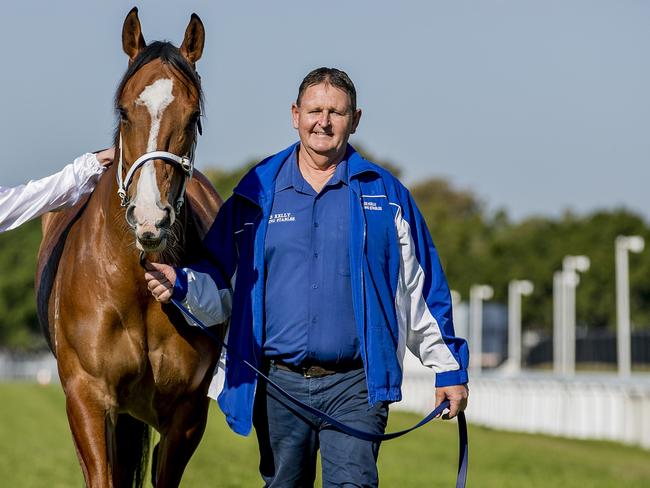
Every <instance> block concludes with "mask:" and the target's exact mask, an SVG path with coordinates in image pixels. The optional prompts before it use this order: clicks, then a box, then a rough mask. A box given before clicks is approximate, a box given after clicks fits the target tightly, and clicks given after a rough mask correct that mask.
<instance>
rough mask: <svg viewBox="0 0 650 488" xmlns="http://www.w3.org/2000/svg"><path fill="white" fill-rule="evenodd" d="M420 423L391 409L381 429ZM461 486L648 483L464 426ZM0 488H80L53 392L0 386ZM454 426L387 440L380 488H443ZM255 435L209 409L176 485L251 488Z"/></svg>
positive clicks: (594, 449)
mask: <svg viewBox="0 0 650 488" xmlns="http://www.w3.org/2000/svg"><path fill="white" fill-rule="evenodd" d="M417 420H419V417H418V416H416V415H411V414H404V413H401V412H392V413H391V422H390V426H389V430H398V429H402V428H405V427H407V426H410V425H412V424H414V423H415V422H416V421H417ZM469 435H470V472H469V481H468V486H471V487H480V488H483V487H488V488H490V487H494V488H508V487H513V488H514V487H517V488H527V487H531V488H535V487H562V488H572V487H576V488H601V487H603V488H604V487H617V488H619V487H626V488H627V487H630V488H632V487H639V488H640V487H647V486H650V462H649V461H650V453H648V452H647V451H643V450H640V449H636V448H631V447H625V446H621V445H619V444H614V443H607V442H587V441H574V440H566V439H558V438H552V437H546V436H532V435H524V434H512V433H505V432H499V431H493V430H489V429H484V428H479V427H470V434H469ZM0 439H1V440H2V442H0V480H1V481H0V485H1V486H3V487H4V486H7V487H12V488H23V487H25V488H26V487H29V488H32V487H41V486H47V487H52V488H58V487H66V488H67V487H81V486H83V480H82V477H81V472H80V469H79V466H78V464H77V458H76V455H75V452H74V448H73V445H72V440H71V436H70V432H69V430H68V424H67V420H66V418H65V407H64V398H63V394H62V393H61V390H60V388H59V387H58V386H50V387H40V386H37V385H33V384H20V383H5V384H0ZM457 441H458V440H457V433H456V424H454V423H443V422H441V421H438V420H436V421H434V422H432V423H431V424H429V426H426V427H424V428H422V429H420V430H418V431H416V432H413V433H411V434H409V435H407V436H406V437H404V438H400V439H396V440H393V441H390V442H386V443H385V444H384V445H383V446H382V450H381V454H380V458H379V471H380V479H381V483H382V486H384V487H399V488H417V487H427V488H431V487H450V486H453V483H454V479H455V468H456V457H457ZM257 462H258V454H257V447H256V443H255V438H254V437H248V438H243V437H240V436H236V435H234V434H232V433H231V432H230V431H228V429H227V427H226V425H225V422H224V420H223V417H222V416H221V415H220V414H219V413H218V410H217V409H216V408H213V409H212V411H211V412H210V421H209V423H208V429H207V431H206V434H205V436H204V438H203V441H202V443H201V445H200V447H199V449H198V451H197V452H196V454H195V455H194V457H193V458H192V461H191V462H190V465H189V466H188V468H187V471H186V474H185V477H184V479H183V484H182V486H183V487H188V488H194V487H195V488H200V487H201V488H202V487H233V488H234V487H259V486H261V485H262V483H261V482H260V479H259V477H258V474H257Z"/></svg>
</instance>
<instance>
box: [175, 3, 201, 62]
mask: <svg viewBox="0 0 650 488" xmlns="http://www.w3.org/2000/svg"><path fill="white" fill-rule="evenodd" d="M204 44H205V29H204V28H203V22H201V19H200V18H199V16H198V15H196V14H192V18H191V19H190V23H189V24H187V29H185V38H184V39H183V44H181V54H182V55H183V56H185V59H187V60H188V61H189V62H190V63H191V64H194V63H196V62H197V61H198V60H199V59H201V54H203V45H204Z"/></svg>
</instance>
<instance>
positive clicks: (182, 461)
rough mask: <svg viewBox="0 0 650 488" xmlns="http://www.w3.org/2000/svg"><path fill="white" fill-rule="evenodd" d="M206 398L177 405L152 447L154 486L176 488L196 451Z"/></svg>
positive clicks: (201, 428)
mask: <svg viewBox="0 0 650 488" xmlns="http://www.w3.org/2000/svg"><path fill="white" fill-rule="evenodd" d="M208 402H209V398H208V397H206V396H203V395H201V398H196V396H195V397H193V398H190V399H189V400H188V401H185V402H184V403H182V404H180V405H179V406H178V407H177V408H176V409H174V413H173V416H172V418H170V419H169V423H168V424H167V427H166V428H165V429H164V431H163V432H162V433H161V435H160V442H159V443H158V446H156V451H157V452H156V456H155V457H156V461H157V462H156V466H152V468H153V469H155V476H153V478H154V479H155V480H156V484H155V487H156V488H176V487H177V486H178V485H179V484H180V482H181V477H182V476H183V471H185V466H187V463H188V462H189V461H190V458H191V457H192V454H194V451H195V450H196V448H197V446H198V445H199V442H200V440H201V437H202V436H203V432H204V431H205V425H206V422H207V418H208Z"/></svg>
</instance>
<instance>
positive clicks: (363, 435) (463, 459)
mask: <svg viewBox="0 0 650 488" xmlns="http://www.w3.org/2000/svg"><path fill="white" fill-rule="evenodd" d="M171 302H172V303H173V304H174V305H176V307H178V309H179V310H180V311H181V312H182V313H183V314H184V315H185V316H187V317H189V318H190V319H191V320H192V321H193V322H195V323H196V324H197V325H198V326H199V327H200V328H201V329H202V330H203V332H205V333H206V334H207V335H208V336H209V337H210V338H211V339H212V340H213V341H215V342H216V343H217V344H219V345H221V347H223V348H225V349H226V350H229V349H228V344H226V343H225V342H224V341H223V340H222V339H221V338H220V337H218V336H217V335H215V334H213V333H212V331H211V330H209V329H208V327H207V326H206V325H205V324H204V323H203V322H201V321H200V320H199V319H198V318H196V316H194V314H193V313H192V312H190V311H189V310H188V309H187V308H185V307H184V306H183V305H182V304H181V303H180V302H179V301H178V300H175V299H173V298H172V300H171ZM229 352H230V353H231V354H233V355H234V356H237V354H236V353H235V351H234V350H229ZM237 359H239V360H240V361H241V362H243V363H244V364H245V365H246V366H248V367H249V368H251V369H252V370H253V371H255V372H256V373H257V374H258V375H259V376H260V377H262V378H264V380H265V381H266V382H267V383H268V384H269V385H271V386H272V387H273V388H274V389H275V390H276V391H277V392H278V393H280V394H281V395H282V396H283V397H285V398H286V399H287V400H289V401H290V402H291V403H293V404H294V405H296V406H297V407H298V408H300V409H302V410H304V411H306V412H309V413H311V414H313V415H315V416H317V417H319V418H320V419H321V420H324V421H325V422H327V423H328V424H330V425H331V426H332V427H334V428H335V429H337V430H339V431H341V432H343V433H345V434H348V435H351V436H352V437H356V438H358V439H362V440H365V441H370V442H381V441H388V440H390V439H396V438H397V437H401V436H403V435H404V434H407V433H409V432H411V431H412V430H415V429H418V428H420V427H422V426H423V425H425V424H428V423H429V422H430V421H431V420H433V419H434V418H436V417H437V416H438V415H440V414H441V413H442V411H443V410H445V409H446V408H449V400H445V401H444V402H442V403H441V404H440V405H438V407H436V409H435V410H434V411H433V412H431V413H430V414H429V415H427V416H426V417H424V418H423V419H422V420H420V422H418V423H417V424H415V425H414V426H413V427H411V428H409V429H405V430H400V431H398V432H391V433H389V434H373V433H371V432H365V431H363V430H358V429H355V428H354V427H350V426H349V425H345V424H343V423H341V422H339V421H338V420H336V419H335V418H333V417H331V416H329V415H328V414H326V413H325V412H322V411H320V410H318V409H317V408H314V407H311V406H309V405H306V404H305V403H303V402H301V401H300V400H298V399H297V398H296V397H294V396H293V395H292V394H291V393H289V392H287V391H286V390H284V389H283V388H282V387H281V386H280V385H278V384H277V383H275V382H274V381H273V380H271V379H270V378H269V377H268V376H266V375H265V374H264V373H262V372H261V371H260V370H259V369H257V368H256V367H255V366H254V365H252V364H251V363H249V362H248V361H246V360H245V359H242V358H240V357H238V358H237ZM467 462H468V439H467V422H466V421H465V413H464V412H458V476H457V478H456V488H465V482H466V480H467Z"/></svg>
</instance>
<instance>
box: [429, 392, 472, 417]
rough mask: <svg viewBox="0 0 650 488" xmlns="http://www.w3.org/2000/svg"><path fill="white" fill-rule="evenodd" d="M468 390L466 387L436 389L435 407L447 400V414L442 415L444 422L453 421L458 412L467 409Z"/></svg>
mask: <svg viewBox="0 0 650 488" xmlns="http://www.w3.org/2000/svg"><path fill="white" fill-rule="evenodd" d="M467 397H469V389H468V388H467V385H454V386H443V387H440V388H436V407H438V405H440V404H441V403H442V402H444V401H445V400H449V412H447V413H445V414H443V416H442V418H443V419H444V420H449V419H453V418H454V417H455V416H456V415H458V412H460V411H461V410H465V408H467Z"/></svg>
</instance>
